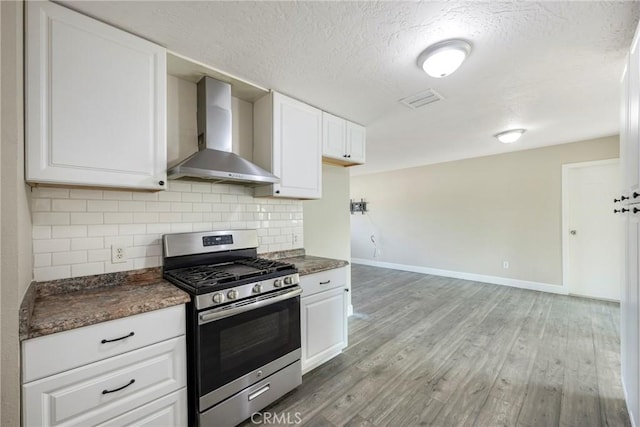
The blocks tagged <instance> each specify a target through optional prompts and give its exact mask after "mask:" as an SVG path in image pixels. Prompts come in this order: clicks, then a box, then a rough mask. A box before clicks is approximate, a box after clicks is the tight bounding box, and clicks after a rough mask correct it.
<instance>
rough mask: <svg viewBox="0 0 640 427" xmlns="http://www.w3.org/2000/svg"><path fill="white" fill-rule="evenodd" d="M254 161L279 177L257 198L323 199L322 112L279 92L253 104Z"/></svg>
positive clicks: (257, 193)
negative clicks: (276, 182) (278, 179)
mask: <svg viewBox="0 0 640 427" xmlns="http://www.w3.org/2000/svg"><path fill="white" fill-rule="evenodd" d="M253 127H254V131H253V135H254V141H253V161H254V163H256V164H257V165H258V166H260V167H262V168H264V169H266V170H268V171H270V172H271V173H273V174H274V175H276V176H277V177H279V178H280V183H279V184H273V185H266V186H260V187H256V188H255V195H256V196H273V197H288V198H296V199H319V198H320V197H322V152H321V150H322V111H320V110H318V109H317V108H314V107H311V106H310V105H307V104H304V103H302V102H300V101H297V100H295V99H292V98H289V97H287V96H284V95H282V94H279V93H275V92H272V93H269V94H268V95H266V96H264V97H262V98H260V99H259V100H257V101H256V102H255V103H254V105H253Z"/></svg>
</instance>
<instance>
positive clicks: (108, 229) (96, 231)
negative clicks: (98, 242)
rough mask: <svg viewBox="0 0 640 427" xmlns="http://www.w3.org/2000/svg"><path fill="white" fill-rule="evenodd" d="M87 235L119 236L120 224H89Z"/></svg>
mask: <svg viewBox="0 0 640 427" xmlns="http://www.w3.org/2000/svg"><path fill="white" fill-rule="evenodd" d="M105 215H106V214H105ZM105 219H106V218H105ZM87 235H88V236H89V237H95V236H117V235H118V226H117V225H115V224H105V225H89V226H87Z"/></svg>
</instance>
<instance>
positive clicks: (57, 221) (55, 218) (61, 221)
mask: <svg viewBox="0 0 640 427" xmlns="http://www.w3.org/2000/svg"><path fill="white" fill-rule="evenodd" d="M69 218H70V217H69V214H68V213H66V212H33V214H32V220H33V225H67V224H69V221H70V220H69Z"/></svg>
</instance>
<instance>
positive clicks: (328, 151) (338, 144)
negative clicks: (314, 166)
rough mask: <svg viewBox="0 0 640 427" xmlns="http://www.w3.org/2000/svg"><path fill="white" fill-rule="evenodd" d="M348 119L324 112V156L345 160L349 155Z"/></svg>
mask: <svg viewBox="0 0 640 427" xmlns="http://www.w3.org/2000/svg"><path fill="white" fill-rule="evenodd" d="M346 156H347V121H346V120H345V119H342V118H340V117H336V116H334V115H332V114H329V113H324V112H323V113H322V157H329V158H332V159H338V160H345V159H346V158H347V157H346Z"/></svg>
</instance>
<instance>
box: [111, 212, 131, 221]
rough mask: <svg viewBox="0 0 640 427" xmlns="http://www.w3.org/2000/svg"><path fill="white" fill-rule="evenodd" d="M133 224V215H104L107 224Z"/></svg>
mask: <svg viewBox="0 0 640 427" xmlns="http://www.w3.org/2000/svg"><path fill="white" fill-rule="evenodd" d="M132 222H133V213H122V212H119V213H115V212H113V213H112V212H106V213H105V214H104V223H105V224H131V223H132Z"/></svg>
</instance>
